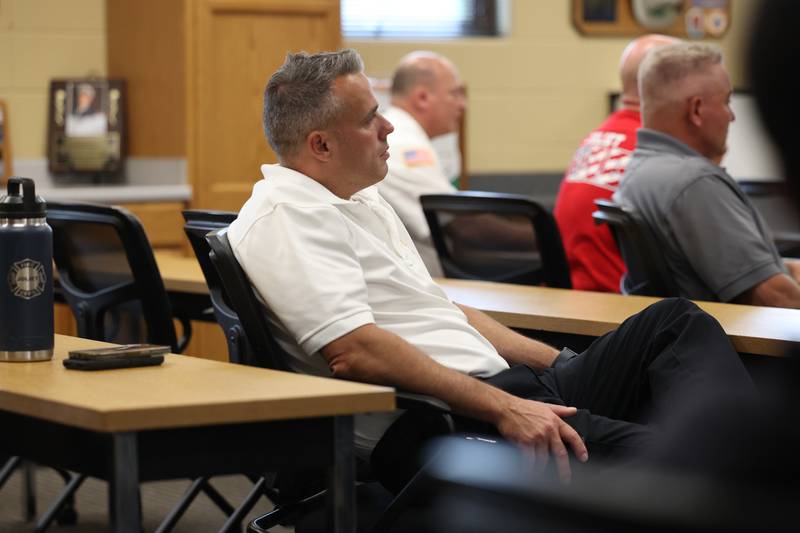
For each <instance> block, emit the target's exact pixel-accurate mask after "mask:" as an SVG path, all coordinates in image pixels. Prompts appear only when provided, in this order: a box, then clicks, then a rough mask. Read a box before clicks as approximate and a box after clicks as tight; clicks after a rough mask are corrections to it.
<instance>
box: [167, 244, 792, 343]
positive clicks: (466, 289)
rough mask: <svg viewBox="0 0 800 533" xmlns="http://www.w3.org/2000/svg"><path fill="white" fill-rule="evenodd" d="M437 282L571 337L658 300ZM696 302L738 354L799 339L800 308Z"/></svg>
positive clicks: (197, 290)
mask: <svg viewBox="0 0 800 533" xmlns="http://www.w3.org/2000/svg"><path fill="white" fill-rule="evenodd" d="M156 259H157V261H158V266H159V268H160V269H161V276H162V277H163V278H164V284H165V285H166V287H167V290H168V291H174V292H185V293H189V294H207V293H208V288H207V287H206V283H205V279H204V278H203V273H202V271H201V270H200V266H199V265H198V264H197V261H196V260H195V258H194V257H185V256H177V255H167V254H158V253H157V254H156ZM437 281H438V282H439V284H440V285H441V286H442V288H443V289H444V291H445V292H446V293H447V295H448V296H449V297H450V299H452V300H453V301H455V302H459V303H462V304H465V305H469V306H471V307H475V308H476V309H480V310H482V311H484V312H486V313H487V314H489V315H490V316H492V317H493V318H495V319H496V320H498V321H500V322H501V323H503V324H505V325H506V326H509V327H513V328H523V329H533V330H540V331H547V332H554V333H565V334H572V335H590V336H599V335H602V334H604V333H606V332H608V331H611V330H612V329H614V328H616V327H617V326H619V325H620V324H621V323H622V321H623V320H625V319H626V318H628V317H629V316H631V315H633V314H634V313H637V312H639V311H641V310H642V309H644V308H645V307H647V306H648V305H650V304H651V303H653V302H655V301H657V300H658V298H652V297H647V296H622V295H620V294H609V293H601V292H588V291H574V290H567V289H550V288H546V287H530V286H524V285H509V284H505V283H491V282H484V281H465V280H455V279H439V280H437ZM697 303H698V305H699V306H700V307H702V308H703V309H705V310H706V311H707V312H708V313H710V314H711V315H712V316H714V317H715V318H716V319H717V320H718V321H719V322H720V324H721V325H722V327H723V329H724V330H725V332H726V333H727V334H728V336H729V337H730V339H731V341H732V342H733V345H734V346H735V347H736V350H737V351H739V352H741V353H750V354H754V355H770V356H782V355H783V354H784V353H785V352H786V350H787V348H789V347H791V346H796V345H797V344H798V343H800V310H796V309H780V308H774V307H756V306H749V305H736V304H723V303H714V302H697Z"/></svg>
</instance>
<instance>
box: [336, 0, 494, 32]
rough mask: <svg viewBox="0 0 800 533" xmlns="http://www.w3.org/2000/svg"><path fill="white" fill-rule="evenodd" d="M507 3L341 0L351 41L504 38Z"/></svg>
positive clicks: (344, 25)
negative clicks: (502, 36)
mask: <svg viewBox="0 0 800 533" xmlns="http://www.w3.org/2000/svg"><path fill="white" fill-rule="evenodd" d="M506 3H507V0H341V9H342V34H343V35H344V37H345V38H349V39H453V38H458V37H476V36H500V35H503V34H504V33H505V32H504V31H503V29H502V27H504V24H503V21H504V20H505V19H506V13H505V12H506Z"/></svg>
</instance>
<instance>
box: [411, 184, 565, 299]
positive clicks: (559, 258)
mask: <svg viewBox="0 0 800 533" xmlns="http://www.w3.org/2000/svg"><path fill="white" fill-rule="evenodd" d="M420 202H421V203H422V210H423V211H424V213H425V218H426V219H427V220H428V226H429V227H430V230H431V238H432V240H433V244H434V246H435V247H436V252H437V254H438V255H439V261H440V262H441V264H442V270H443V271H444V274H445V276H447V277H449V278H460V279H481V280H487V281H500V282H506V283H520V284H525V285H547V286H548V287H561V288H565V289H569V288H571V287H572V284H571V282H570V277H569V266H568V264H567V258H566V255H565V253H564V245H563V243H562V241H561V234H560V233H559V232H558V227H557V225H556V222H555V219H554V218H553V215H552V214H551V213H550V212H549V211H547V210H546V209H545V208H543V207H542V206H541V205H539V204H537V203H536V202H534V201H533V200H531V199H530V198H528V197H526V196H523V195H517V194H503V193H490V192H478V191H463V192H458V193H454V194H426V195H422V196H421V197H420Z"/></svg>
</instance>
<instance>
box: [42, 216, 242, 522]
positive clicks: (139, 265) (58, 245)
mask: <svg viewBox="0 0 800 533" xmlns="http://www.w3.org/2000/svg"><path fill="white" fill-rule="evenodd" d="M47 222H48V224H49V225H50V226H51V227H52V228H53V258H54V260H55V263H56V268H57V270H58V277H59V278H58V281H59V291H60V293H61V295H62V296H63V298H64V299H65V300H66V301H67V303H68V304H69V306H70V308H71V309H72V312H73V314H74V315H75V318H76V322H77V326H78V335H79V336H80V337H83V338H89V339H94V340H103V341H110V342H118V343H130V342H148V343H152V344H164V345H167V346H169V347H170V350H171V351H172V352H173V353H180V352H181V351H182V350H183V349H184V348H185V347H186V345H187V344H188V342H189V339H190V336H191V323H190V321H189V319H188V317H175V318H177V319H178V320H179V321H180V323H181V325H182V330H183V335H182V336H181V337H180V338H179V337H178V335H177V333H176V331H175V325H174V323H173V313H172V306H171V303H170V299H169V296H168V295H167V291H166V289H165V288H164V283H163V280H162V279H161V274H160V273H159V270H158V265H157V264H156V261H155V258H154V256H153V251H152V248H151V247H150V243H149V241H148V239H147V236H146V234H145V233H144V229H143V228H142V225H141V223H140V222H139V220H138V219H137V218H136V217H135V216H134V215H133V214H131V213H130V212H128V211H127V210H126V209H123V208H120V207H109V206H101V205H92V204H62V203H56V202H51V203H48V205H47ZM85 478H86V476H83V475H74V476H71V478H70V479H69V481H68V484H67V486H66V487H65V489H64V491H62V493H61V494H60V495H59V497H58V498H57V500H56V502H55V503H54V504H53V505H52V506H51V507H50V509H49V510H48V511H47V512H46V513H45V514H44V515H43V516H42V517H41V518H40V520H39V522H38V523H37V525H36V531H44V530H45V529H47V528H48V527H49V525H50V524H51V522H52V520H54V519H55V518H56V517H58V516H62V514H63V513H64V512H65V511H64V507H65V506H66V508H67V509H69V508H70V505H71V501H72V500H73V497H74V493H75V491H77V490H78V488H79V487H80V485H81V483H82V482H83V481H84V480H85ZM201 491H202V492H204V493H205V494H206V495H207V496H208V497H209V498H210V499H211V500H212V501H213V502H214V503H215V504H216V505H217V506H218V507H219V508H220V509H221V510H222V511H223V512H224V513H225V514H227V515H230V514H231V513H233V512H234V508H233V506H232V505H231V504H230V503H228V502H227V501H226V500H225V498H224V497H223V496H222V495H221V494H219V492H217V491H216V490H215V489H214V488H213V487H212V486H211V485H210V484H209V483H208V479H206V478H198V479H195V480H193V482H192V484H191V486H190V488H189V490H187V492H186V494H185V495H184V497H183V498H182V499H181V501H179V502H178V504H177V505H176V506H175V508H173V510H172V511H171V512H170V514H169V515H168V516H167V517H166V518H165V520H164V521H163V522H162V524H161V526H160V527H159V531H160V532H167V531H170V530H171V529H172V528H173V527H174V526H175V524H176V523H177V520H178V519H179V518H180V516H181V515H182V514H183V513H184V512H185V510H186V509H187V508H188V506H189V505H190V504H191V502H192V501H193V499H194V498H195V496H196V495H197V494H198V493H199V492H201Z"/></svg>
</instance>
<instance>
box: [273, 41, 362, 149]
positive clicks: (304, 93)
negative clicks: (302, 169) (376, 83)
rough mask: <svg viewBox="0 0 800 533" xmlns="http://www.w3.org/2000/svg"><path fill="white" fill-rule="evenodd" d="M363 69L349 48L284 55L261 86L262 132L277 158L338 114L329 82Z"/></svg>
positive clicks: (359, 59) (337, 104) (359, 57)
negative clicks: (279, 64) (262, 92)
mask: <svg viewBox="0 0 800 533" xmlns="http://www.w3.org/2000/svg"><path fill="white" fill-rule="evenodd" d="M363 70H364V63H363V61H361V56H359V55H358V52H356V51H355V50H353V49H351V48H348V49H345V50H341V51H339V52H321V53H318V54H309V53H307V52H299V53H296V54H287V55H286V60H285V61H284V62H283V65H281V67H280V68H279V69H278V70H277V71H275V73H274V74H273V75H272V76H271V77H270V79H269V82H267V87H266V88H265V89H264V134H265V135H266V137H267V140H268V141H269V145H270V146H271V147H272V149H273V150H274V151H275V153H276V154H277V155H278V157H279V158H283V157H286V156H289V155H292V154H293V153H294V152H295V151H296V149H297V148H298V146H299V145H300V143H302V142H303V140H304V139H305V138H306V136H307V135H308V134H309V133H311V132H312V131H314V130H315V129H323V128H325V127H327V126H328V125H329V124H330V123H331V121H332V120H333V119H335V118H336V117H337V116H338V114H339V112H340V111H341V102H340V101H339V100H338V99H337V98H336V97H335V96H334V94H333V90H332V89H333V82H334V81H335V80H336V79H337V78H339V77H340V76H346V75H348V74H358V73H359V72H362V71H363Z"/></svg>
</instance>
